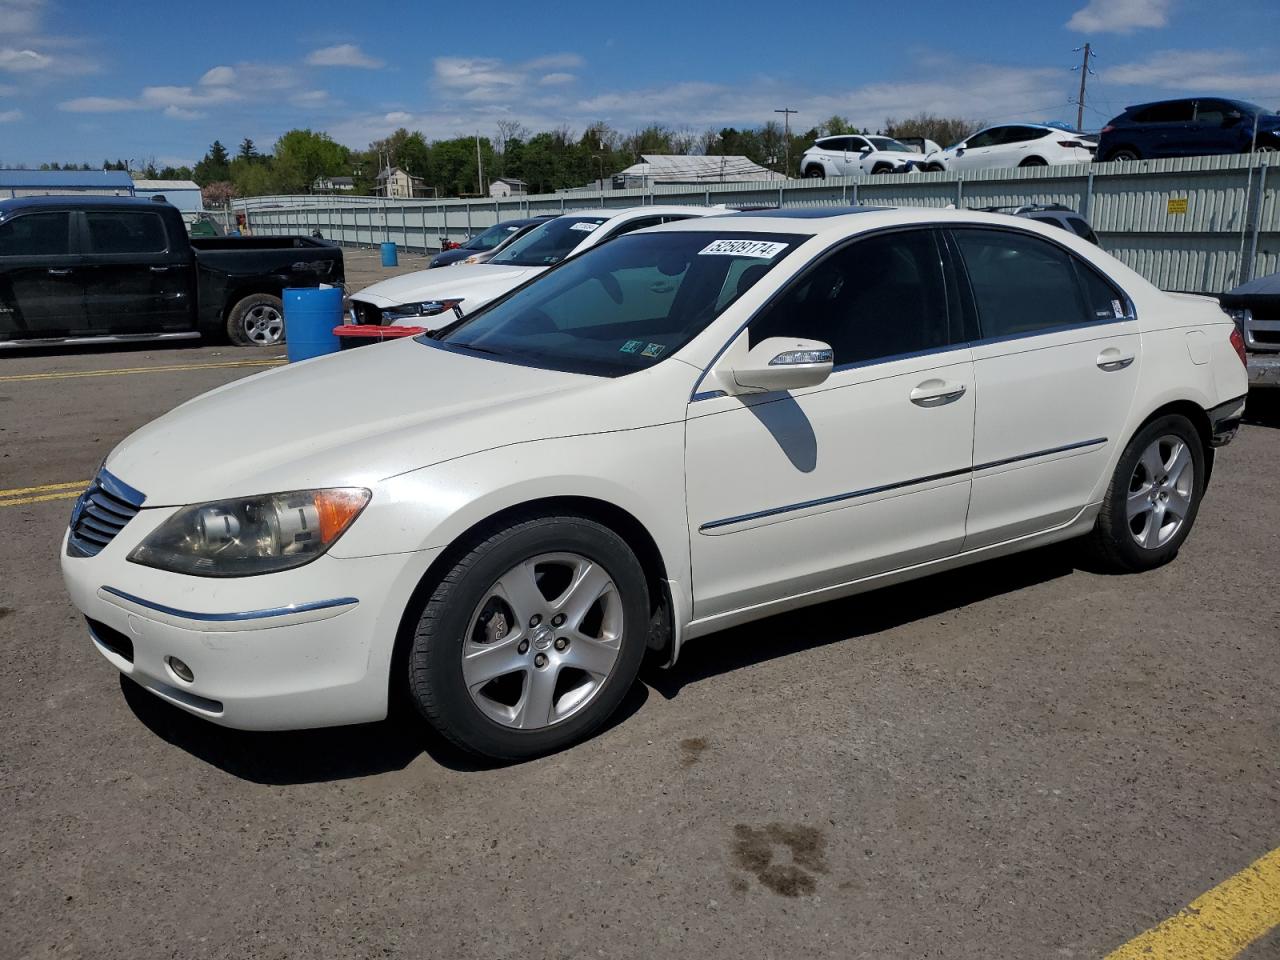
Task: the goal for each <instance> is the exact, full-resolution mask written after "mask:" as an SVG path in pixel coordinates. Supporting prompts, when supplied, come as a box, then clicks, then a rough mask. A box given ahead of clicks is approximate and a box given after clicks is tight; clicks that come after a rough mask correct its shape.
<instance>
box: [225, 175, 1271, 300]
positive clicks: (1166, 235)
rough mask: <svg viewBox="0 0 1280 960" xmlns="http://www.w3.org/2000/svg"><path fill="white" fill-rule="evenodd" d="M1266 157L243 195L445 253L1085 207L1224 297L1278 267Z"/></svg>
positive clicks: (1143, 262)
mask: <svg viewBox="0 0 1280 960" xmlns="http://www.w3.org/2000/svg"><path fill="white" fill-rule="evenodd" d="M1270 159H1271V157H1270V155H1267V154H1259V155H1257V156H1254V157H1249V156H1218V157H1188V158H1183V159H1176V160H1145V161H1140V162H1137V163H1125V164H1116V163H1106V164H1093V165H1089V164H1073V165H1071V166H1065V167H1040V168H1032V169H1026V170H981V171H975V172H972V173H965V174H953V173H925V174H910V175H907V176H876V177H841V178H837V179H830V180H789V181H780V182H770V183H728V184H709V185H706V186H658V187H653V188H650V189H643V190H610V191H605V192H603V193H585V192H574V193H564V194H540V195H536V196H528V197H514V198H509V199H504V200H494V199H475V200H382V199H380V198H377V197H322V196H307V197H255V198H252V199H250V200H238V201H236V202H235V205H236V209H237V210H238V211H247V213H248V216H249V221H250V225H251V227H252V229H253V231H254V232H255V233H259V234H262V233H310V232H311V231H312V230H313V229H319V230H320V231H321V232H322V233H323V234H324V236H325V237H327V238H329V239H331V240H335V241H337V242H339V243H343V244H349V245H372V244H375V243H381V242H383V241H386V240H392V241H395V242H396V243H398V244H400V245H401V246H402V247H405V248H406V249H414V250H436V249H439V247H440V241H441V238H442V237H447V238H448V239H450V240H462V239H464V238H466V237H468V236H470V235H471V234H473V233H475V232H477V231H479V230H482V229H484V228H485V227H488V226H492V225H493V224H494V223H497V222H498V221H499V220H508V219H513V218H516V217H521V216H530V215H535V214H541V213H552V214H558V213H564V212H568V211H572V210H583V209H593V208H599V207H612V208H618V207H630V206H639V205H645V204H652V203H679V204H686V203H688V204H698V205H711V204H721V203H722V204H728V205H731V206H742V205H762V206H783V207H812V206H828V205H832V204H849V203H862V204H873V205H883V206H928V207H945V206H948V205H949V204H955V205H956V206H960V207H986V206H997V205H1006V206H1012V205H1017V204H1023V203H1063V204H1066V205H1067V206H1070V207H1072V208H1073V209H1075V210H1079V211H1080V212H1082V213H1084V214H1085V215H1086V216H1087V217H1088V218H1089V220H1090V222H1091V223H1092V224H1093V227H1094V229H1095V230H1096V231H1097V233H1098V235H1099V238H1100V239H1101V241H1102V246H1103V248H1104V249H1106V250H1107V251H1109V252H1110V253H1112V254H1114V255H1115V256H1116V257H1118V258H1119V259H1120V260H1122V261H1124V262H1125V263H1126V264H1128V265H1129V266H1130V267H1132V268H1133V269H1135V270H1137V271H1138V272H1139V273H1141V274H1142V275H1143V276H1145V277H1147V278H1148V279H1149V280H1151V281H1152V282H1153V283H1155V284H1157V285H1158V286H1160V287H1163V288H1164V289H1166V290H1189V291H1198V292H1203V293H1219V292H1221V291H1223V290H1226V289H1229V288H1231V287H1233V286H1235V285H1236V284H1238V283H1241V282H1242V281H1243V280H1245V279H1248V278H1249V277H1251V276H1263V275H1265V274H1268V273H1274V272H1276V271H1277V270H1280V203H1277V200H1276V193H1277V188H1280V171H1277V170H1274V169H1268V166H1267V164H1268V161H1269V160H1270Z"/></svg>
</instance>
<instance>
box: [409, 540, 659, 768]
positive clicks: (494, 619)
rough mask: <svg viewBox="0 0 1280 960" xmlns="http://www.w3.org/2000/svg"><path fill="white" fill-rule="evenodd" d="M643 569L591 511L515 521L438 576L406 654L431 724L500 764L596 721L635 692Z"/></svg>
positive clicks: (642, 636)
mask: <svg viewBox="0 0 1280 960" xmlns="http://www.w3.org/2000/svg"><path fill="white" fill-rule="evenodd" d="M649 622H650V611H649V593H648V587H647V585H646V580H645V575H644V570H643V569H642V568H641V566H640V563H639V561H638V560H637V559H636V557H635V554H634V553H633V552H632V551H631V549H630V548H629V547H628V546H627V544H626V542H625V541H624V540H623V539H622V538H621V537H619V536H618V535H617V534H616V533H614V532H613V531H612V530H610V529H609V528H607V527H605V526H602V525H601V524H599V523H596V522H595V521H593V520H590V519H588V518H586V517H577V516H540V517H530V518H527V519H524V520H521V521H517V522H515V523H514V524H512V525H511V526H508V527H506V528H505V529H502V530H500V531H498V532H496V533H494V534H493V535H492V536H489V537H488V538H486V539H484V540H482V541H479V542H477V543H476V544H475V545H474V546H473V547H472V548H471V549H470V550H468V552H467V553H466V554H465V555H464V556H462V557H461V558H460V559H459V560H458V561H457V563H455V564H454V565H453V567H452V569H450V570H449V571H448V573H446V574H445V576H444V577H443V578H442V579H441V581H440V583H439V584H438V585H437V587H436V588H435V590H434V591H433V593H432V595H431V597H430V599H429V600H428V601H427V603H426V606H425V608H424V609H423V612H422V615H421V618H420V619H419V621H418V627H417V630H416V631H415V635H414V638H413V645H412V648H411V650H410V655H409V689H410V692H411V694H412V698H413V700H414V702H415V703H416V704H417V707H418V710H419V711H420V712H421V714H422V715H423V716H424V717H425V718H426V720H427V722H428V723H430V724H431V725H432V726H433V727H434V728H435V729H436V730H438V731H439V732H440V733H441V734H443V735H444V736H445V737H447V738H448V739H450V740H452V741H453V742H454V743H456V744H457V745H458V746H460V747H462V748H463V749H466V750H469V751H471V752H473V753H478V754H481V755H484V756H487V757H492V758H494V759H498V760H522V759H526V758H529V757H534V756H538V755H540V754H544V753H548V752H551V751H553V750H558V749H560V748H562V747H565V746H567V745H569V744H570V743H573V742H575V741H577V740H580V739H582V738H583V737H585V736H587V735H588V734H590V733H592V732H594V731H595V730H597V729H599V727H600V726H601V724H603V723H604V722H605V721H606V720H607V719H608V718H609V716H610V715H611V714H612V713H613V712H614V711H615V710H617V708H618V706H619V705H620V704H621V703H622V701H623V699H624V698H625V697H626V695H627V692H628V691H629V690H630V689H631V685H632V683H634V681H635V678H636V675H637V673H638V672H639V669H640V663H641V660H642V659H643V657H644V652H645V647H646V641H647V636H648V631H649Z"/></svg>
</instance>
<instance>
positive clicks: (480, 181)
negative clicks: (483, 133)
mask: <svg viewBox="0 0 1280 960" xmlns="http://www.w3.org/2000/svg"><path fill="white" fill-rule="evenodd" d="M476 193H478V194H480V195H481V196H484V164H483V163H482V162H481V161H480V134H479V133H476Z"/></svg>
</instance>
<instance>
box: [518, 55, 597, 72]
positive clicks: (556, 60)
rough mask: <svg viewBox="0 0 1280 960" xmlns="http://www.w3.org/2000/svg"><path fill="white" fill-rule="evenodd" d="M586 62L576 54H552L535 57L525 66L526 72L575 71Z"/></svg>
mask: <svg viewBox="0 0 1280 960" xmlns="http://www.w3.org/2000/svg"><path fill="white" fill-rule="evenodd" d="M584 63H586V61H585V60H583V59H582V57H580V56H578V54H576V53H550V54H547V55H546V56H544V57H534V58H533V59H532V60H530V61H529V62H528V63H526V64H524V69H525V70H533V71H537V70H573V69H576V68H578V67H581V66H582V65H583V64H584Z"/></svg>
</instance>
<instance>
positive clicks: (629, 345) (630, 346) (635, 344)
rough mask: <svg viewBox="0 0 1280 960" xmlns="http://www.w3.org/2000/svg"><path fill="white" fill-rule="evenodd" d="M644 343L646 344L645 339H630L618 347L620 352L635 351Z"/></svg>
mask: <svg viewBox="0 0 1280 960" xmlns="http://www.w3.org/2000/svg"><path fill="white" fill-rule="evenodd" d="M643 344H644V341H642V340H628V341H627V342H626V343H624V344H623V345H622V346H620V347H619V348H618V352H619V353H635V352H636V351H637V350H639V349H640V347H641V346H643Z"/></svg>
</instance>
